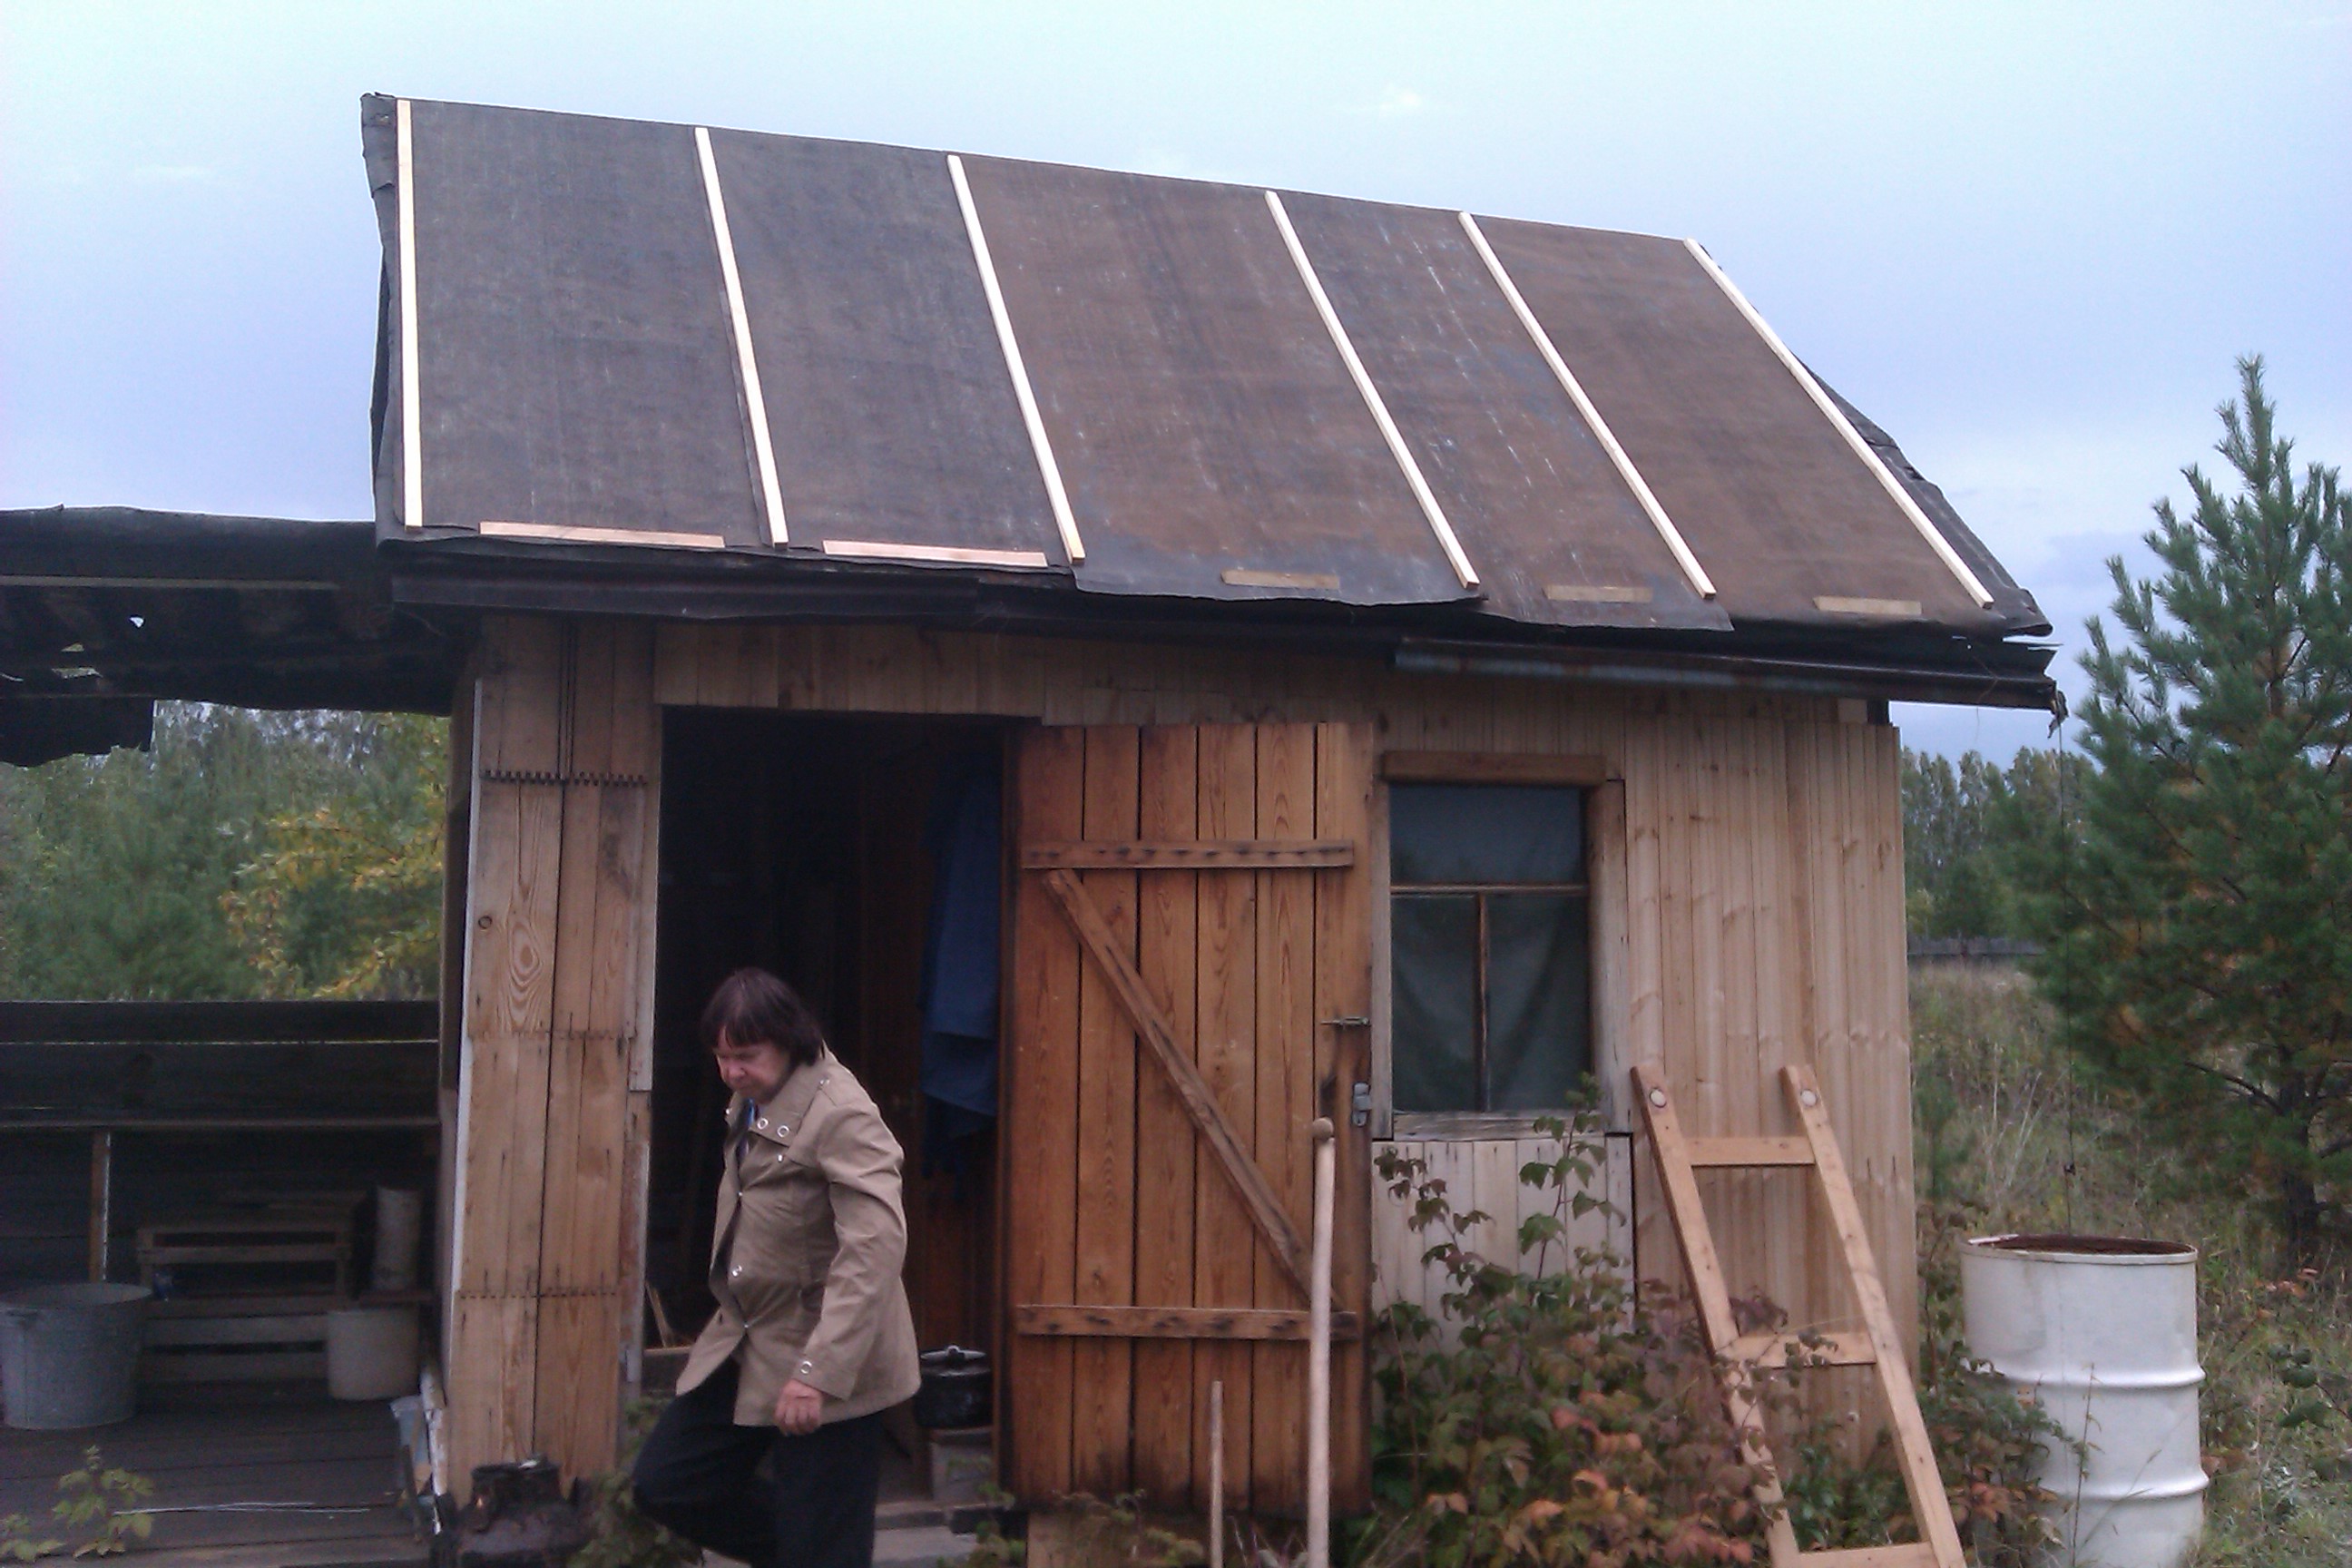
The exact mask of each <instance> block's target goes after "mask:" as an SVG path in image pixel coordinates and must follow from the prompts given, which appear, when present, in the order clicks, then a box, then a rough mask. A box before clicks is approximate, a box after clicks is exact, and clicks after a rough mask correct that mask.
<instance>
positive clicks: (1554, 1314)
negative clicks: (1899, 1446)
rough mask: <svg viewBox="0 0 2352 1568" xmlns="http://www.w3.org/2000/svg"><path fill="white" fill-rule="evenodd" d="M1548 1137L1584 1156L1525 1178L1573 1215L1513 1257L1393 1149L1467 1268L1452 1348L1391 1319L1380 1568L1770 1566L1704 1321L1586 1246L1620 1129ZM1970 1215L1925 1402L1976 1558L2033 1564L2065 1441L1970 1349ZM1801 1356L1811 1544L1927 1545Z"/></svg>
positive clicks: (1931, 1308)
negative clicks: (1490, 1249)
mask: <svg viewBox="0 0 2352 1568" xmlns="http://www.w3.org/2000/svg"><path fill="white" fill-rule="evenodd" d="M1539 1127H1540V1129H1541V1131H1542V1132H1543V1133H1544V1135H1545V1136H1548V1137H1553V1138H1558V1139H1559V1140H1560V1141H1561V1152H1560V1154H1559V1157H1558V1158H1557V1159H1555V1160H1552V1161H1549V1162H1536V1163H1530V1164H1528V1165H1527V1166H1526V1167H1525V1168H1523V1169H1522V1170H1521V1172H1520V1179H1521V1180H1522V1181H1523V1182H1525V1183H1527V1184H1529V1185H1531V1186H1534V1187H1537V1188H1538V1189H1540V1190H1542V1191H1545V1192H1547V1193H1549V1194H1550V1196H1551V1199H1552V1208H1551V1212H1550V1213H1549V1214H1543V1213H1538V1214H1536V1215H1531V1216H1530V1217H1528V1219H1527V1220H1525V1221H1523V1222H1522V1224H1521V1226H1520V1228H1519V1233H1518V1236H1517V1237H1516V1241H1517V1247H1518V1250H1519V1254H1520V1256H1519V1258H1516V1259H1512V1260H1508V1261H1498V1260H1495V1259H1490V1258H1484V1257H1482V1256H1480V1255H1479V1254H1477V1253H1476V1252H1475V1251H1473V1250H1472V1249H1471V1248H1470V1247H1466V1246H1465V1244H1464V1238H1465V1237H1467V1236H1468V1235H1470V1233H1471V1232H1472V1231H1473V1230H1475V1228H1476V1227H1478V1226H1482V1225H1484V1224H1485V1223H1486V1219H1487V1216H1486V1215H1483V1214H1479V1213H1476V1212H1475V1211H1474V1212H1470V1213H1456V1212H1455V1211H1454V1207H1453V1205H1452V1203H1451V1200H1450V1199H1449V1198H1448V1196H1447V1194H1446V1192H1445V1184H1444V1182H1443V1181H1442V1180H1440V1179H1437V1178H1434V1177H1432V1176H1431V1175H1430V1174H1429V1173H1428V1169H1427V1165H1426V1163H1425V1162H1423V1161H1421V1160H1417V1159H1413V1158H1410V1157H1407V1156H1404V1155H1402V1154H1399V1153H1397V1152H1394V1151H1391V1152H1386V1153H1384V1154H1383V1155H1382V1156H1381V1162H1380V1171H1381V1179H1382V1180H1383V1181H1385V1182H1386V1183H1387V1184H1388V1185H1389V1188H1390V1190H1391V1193H1392V1194H1395V1195H1396V1196H1398V1197H1400V1198H1406V1199H1409V1200H1411V1202H1412V1214H1411V1215H1410V1217H1409V1219H1408V1222H1407V1223H1408V1224H1410V1225H1411V1226H1412V1227H1413V1228H1414V1229H1415V1230H1417V1231H1419V1232H1421V1233H1422V1234H1423V1237H1426V1238H1429V1240H1430V1242H1431V1245H1430V1246H1429V1247H1428V1249H1427V1251H1426V1253H1425V1255H1424V1257H1425V1260H1427V1261H1430V1262H1434V1263H1436V1264H1439V1265H1440V1266H1442V1267H1443V1268H1444V1270H1445V1274H1446V1278H1447V1281H1448V1284H1449V1286H1450V1289H1448V1290H1447V1291H1446V1293H1445V1295H1444V1311H1445V1313H1446V1315H1447V1316H1448V1317H1449V1318H1451V1319H1452V1320H1453V1321H1454V1323H1455V1324H1456V1325H1458V1328H1457V1331H1456V1333H1455V1335H1454V1340H1453V1342H1450V1343H1449V1342H1448V1340H1447V1336H1446V1334H1445V1332H1444V1329H1443V1326H1442V1325H1441V1324H1440V1323H1439V1322H1438V1321H1435V1320H1434V1319H1433V1318H1432V1317H1431V1316H1430V1314H1429V1313H1428V1312H1426V1311H1424V1310H1422V1309H1421V1308H1419V1307H1417V1306H1414V1305H1412V1304H1411V1303H1403V1302H1401V1303H1397V1304H1395V1305H1392V1306H1391V1307H1389V1308H1387V1309H1385V1310H1383V1311H1382V1312H1381V1316H1380V1319H1379V1320H1378V1331H1379V1335H1380V1340H1379V1343H1380V1346H1381V1351H1382V1352H1383V1353H1382V1356H1381V1363H1380V1366H1379V1370H1378V1373H1377V1375H1378V1379H1379V1384H1380V1390H1381V1396H1382V1397H1381V1408H1380V1412H1379V1416H1378V1426H1377V1436H1376V1448H1377V1452H1376V1456H1375V1461H1374V1491H1375V1501H1376V1510H1375V1512H1374V1514H1373V1515H1372V1516H1371V1517H1370V1518H1369V1519H1367V1520H1365V1521H1360V1523H1359V1524H1358V1526H1357V1527H1356V1528H1357V1531H1358V1534H1357V1538H1356V1542H1355V1552H1354V1559H1355V1561H1356V1563H1358V1565H1359V1568H1388V1565H1391V1564H1396V1563H1406V1562H1413V1563H1430V1564H1433V1565H1435V1568H1452V1565H1454V1564H1467V1563H1531V1564H1546V1565H1550V1564H1568V1563H1575V1564H1577V1565H1578V1568H1632V1565H1634V1564H1640V1563H1755V1562H1760V1561H1761V1560H1762V1558H1763V1555H1764V1553H1763V1551H1762V1547H1761V1542H1762V1539H1763V1536H1764V1533H1765V1530H1766V1526H1767V1522H1768V1521H1767V1520H1766V1517H1765V1515H1764V1513H1763V1512H1762V1510H1760V1509H1759V1507H1758V1506H1757V1504H1756V1503H1755V1502H1754V1501H1753V1496H1752V1494H1753V1490H1754V1489H1755V1486H1756V1483H1757V1482H1758V1481H1759V1479H1764V1478H1763V1476H1762V1475H1761V1474H1760V1473H1759V1470H1757V1469H1756V1468H1751V1467H1749V1466H1748V1465H1746V1464H1744V1463H1742V1462H1741V1460H1740V1458H1739V1454H1738V1446H1737V1443H1736V1441H1735V1438H1734V1434H1733V1432H1732V1429H1731V1426H1730V1423H1729V1420H1728V1418H1727V1415H1726V1414H1725V1412H1724V1407H1723V1403H1722V1397H1721V1393H1720V1384H1719V1381H1718V1378H1717V1371H1716V1368H1715V1365H1714V1363H1713V1362H1712V1361H1711V1359H1710V1357H1709V1356H1708V1354H1707V1352H1706V1349H1705V1346H1704V1343H1703V1342H1702V1340H1701V1338H1700V1336H1699V1334H1698V1332H1697V1329H1696V1321H1695V1320H1694V1318H1693V1315H1692V1314H1691V1312H1690V1311H1689V1310H1688V1309H1687V1307H1686V1305H1685V1303H1684V1302H1682V1301H1681V1300H1676V1299H1675V1298H1674V1297H1672V1296H1670V1295H1668V1294H1667V1293H1665V1292H1664V1291H1663V1290H1661V1289H1657V1288H1656V1287H1654V1286H1653V1287H1649V1288H1646V1289H1644V1290H1643V1292H1642V1293H1641V1295H1640V1297H1639V1299H1638V1300H1636V1297H1635V1294H1634V1291H1633V1287H1632V1286H1631V1285H1630V1283H1629V1280H1630V1276H1631V1270H1630V1269H1628V1268H1626V1266H1625V1264H1624V1261H1623V1259H1622V1258H1619V1257H1617V1256H1616V1255H1615V1254H1613V1253H1611V1252H1609V1251H1607V1250H1605V1249H1601V1248H1593V1247H1568V1246H1567V1245H1566V1242H1565V1237H1566V1235H1567V1233H1568V1229H1569V1226H1570V1222H1571V1221H1573V1220H1575V1219H1578V1218H1580V1217H1582V1216H1583V1215H1588V1214H1591V1213H1593V1212H1595V1211H1599V1210H1605V1209H1606V1207H1607V1205H1606V1204H1605V1203H1604V1202H1603V1201H1602V1200H1601V1199H1598V1198H1596V1197H1594V1196H1593V1195H1592V1194H1591V1190H1590V1189H1591V1186H1592V1185H1593V1183H1594V1178H1595V1176H1596V1174H1597V1161H1596V1158H1595V1155H1594V1153H1593V1151H1595V1150H1597V1149H1598V1148H1599V1147H1600V1137H1601V1128H1600V1123H1599V1121H1598V1119H1597V1118H1596V1117H1593V1116H1591V1114H1590V1113H1587V1112H1578V1113H1576V1114H1575V1115H1574V1117H1573V1119H1572V1120H1571V1121H1550V1122H1546V1123H1540V1124H1539ZM1963 1221H1964V1214H1963V1211H1962V1210H1961V1209H1960V1208H1959V1206H1958V1205H1952V1206H1950V1207H1949V1208H1948V1209H1947V1210H1946V1211H1945V1218H1944V1220H1943V1221H1942V1222H1941V1223H1940V1224H1938V1225H1936V1226H1931V1227H1930V1234H1929V1236H1928V1237H1927V1241H1928V1245H1927V1249H1926V1263H1927V1279H1926V1285H1927V1290H1926V1323H1925V1331H1924V1333H1923V1335H1922V1340H1921V1346H1920V1352H1921V1381H1920V1385H1919V1391H1918V1392H1919V1405H1920V1410H1921V1414H1922V1415H1923V1416H1924V1417H1925V1418H1926V1422H1927V1429H1928V1436H1929V1438H1930V1441H1931V1442H1932V1443H1933V1445H1934V1447H1935V1450H1936V1457H1937V1466H1938V1468H1939V1469H1940V1471H1941V1473H1942V1476H1943V1479H1944V1481H1945V1486H1946V1490H1947V1500H1948V1505H1949V1507H1950V1508H1951V1510H1952V1513H1953V1517H1954V1518H1955V1520H1956V1521H1958V1523H1959V1526H1960V1531H1961V1534H1962V1536H1963V1538H1964V1539H1965V1540H1966V1541H1967V1542H1968V1544H1969V1550H1970V1552H1971V1554H1972V1555H1973V1556H1974V1558H1975V1560H1976V1561H1977V1563H1979V1564H1981V1565H1983V1568H2021V1565H2022V1564H2023V1563H2026V1562H2028V1561H2029V1560H2030V1559H2031V1558H2032V1555H2033V1554H2034V1553H2035V1552H2038V1551H2039V1550H2040V1549H2041V1548H2042V1546H2044V1545H2045V1544H2047V1543H2048V1542H2052V1541H2053V1540H2054V1539H2055V1532H2054V1531H2053V1528H2052V1525H2051V1523H2050V1521H2049V1518H2048V1510H2049V1508H2050V1507H2051V1505H2052V1504H2053V1502H2054V1500H2053V1498H2052V1497H2051V1496H2050V1494H2049V1493H2048V1492H2046V1491H2044V1490H2042V1489H2041V1488H2040V1487H2039V1486H2038V1485H2036V1483H2035V1481H2034V1479H2033V1478H2034V1474H2035V1472H2036V1469H2037V1468H2038V1467H2039V1465H2040V1462H2041V1459H2042V1451H2043V1447H2044V1445H2045V1444H2047V1443H2049V1442H2053V1441H2057V1440H2059V1438H2058V1435H2057V1427H2056V1426H2055V1425H2054V1424H2053V1422H2052V1421H2051V1420H2050V1419H2049V1417H2048V1416H2047V1415H2044V1414H2043V1413H2042V1411H2040V1410H2039V1409H2038V1408H2036V1407H2035V1406H2034V1405H2032V1403H2031V1402H2030V1401H2028V1400H2024V1399H2021V1397H2019V1395H2018V1394H2016V1393H2015V1392H2014V1391H2012V1390H2011V1388H2010V1386H2009V1385H2008V1384H2006V1383H2004V1382H2003V1381H2002V1380H2001V1379H2000V1377H1999V1376H1998V1375H1997V1374H1995V1373H1993V1372H1992V1370H1991V1368H1990V1366H1988V1365H1986V1364H1985V1363H1982V1362H1980V1361H1978V1360H1976V1359H1975V1358H1973V1357H1972V1356H1970V1355H1969V1352H1968V1347H1967V1345H1966V1344H1965V1343H1964V1342H1963V1341H1962V1337H1961V1332H1960V1321H1959V1306H1958V1301H1959V1294H1958V1258H1957V1238H1958V1234H1959V1232H1960V1230H1961V1229H1962V1228H1963V1227H1964V1226H1963ZM1733 1305H1734V1309H1735V1311H1736V1312H1737V1313H1738V1317H1739V1326H1740V1328H1741V1330H1742V1331H1759V1330H1762V1331H1769V1330H1773V1329H1777V1328H1779V1327H1780V1326H1781V1325H1782V1324H1783V1323H1785V1321H1786V1314H1785V1313H1782V1312H1781V1311H1780V1310H1779V1309H1778V1308H1776V1307H1774V1306H1773V1304H1772V1303H1771V1302H1769V1300H1763V1299H1761V1298H1756V1299H1750V1300H1741V1301H1737V1302H1735V1303H1734V1304H1733ZM1637 1307H1638V1309H1639V1310H1636V1308H1637ZM1788 1359H1789V1362H1790V1371H1788V1372H1786V1373H1773V1374H1769V1375H1765V1376H1759V1377H1758V1378H1757V1379H1756V1380H1755V1381H1754V1383H1753V1384H1752V1385H1751V1386H1752V1390H1753V1393H1754V1394H1755V1395H1756V1397H1757V1399H1758V1400H1759V1404H1760V1405H1761V1406H1762V1407H1763V1409H1764V1410H1765V1412H1766V1415H1767V1418H1768V1420H1769V1423H1770V1425H1771V1426H1772V1427H1773V1429H1774V1431H1775V1433H1776V1434H1777V1435H1776V1437H1775V1439H1774V1441H1775V1446H1776V1450H1777V1451H1778V1452H1779V1453H1780V1454H1781V1455H1782V1456H1783V1458H1786V1459H1790V1460H1793V1461H1794V1462H1793V1464H1791V1465H1790V1466H1789V1467H1788V1472H1787V1474H1786V1475H1785V1476H1784V1477H1783V1478H1782V1481H1783V1490H1784V1495H1785V1506H1786V1507H1787V1509H1788V1511H1789V1517H1790V1523H1791V1524H1792V1526H1793V1527H1794V1528H1795V1530H1796V1531H1797V1535H1798V1539H1799V1540H1800V1541H1801V1542H1803V1543H1804V1544H1805V1545H1806V1546H1807V1547H1808V1548H1811V1549H1827V1548H1835V1547H1850V1546H1877V1545H1885V1544H1891V1543H1894V1542H1901V1541H1916V1540H1917V1539H1918V1531H1917V1528H1916V1520H1914V1519H1913V1518H1912V1516H1911V1505H1910V1499H1909V1496H1908V1494H1907V1492H1906V1489H1905V1487H1904V1484H1903V1479H1902V1472H1901V1469H1900V1468H1899V1466H1898V1464H1897V1462H1896V1459H1895V1453H1894V1449H1893V1446H1892V1443H1891V1442H1890V1441H1889V1440H1888V1439H1887V1438H1886V1437H1885V1436H1881V1437H1880V1438H1879V1440H1878V1442H1877V1444H1876V1445H1875V1447H1873V1448H1872V1449H1871V1450H1870V1451H1869V1452H1868V1453H1867V1454H1866V1455H1865V1456H1864V1457H1863V1458H1861V1459H1860V1460H1859V1461H1857V1460H1856V1459H1855V1458H1853V1457H1852V1453H1851V1447H1850V1444H1849V1443H1848V1441H1847V1440H1846V1435H1845V1434H1844V1433H1843V1430H1842V1429H1841V1428H1840V1426H1838V1424H1837V1423H1835V1422H1833V1421H1832V1420H1831V1419H1829V1418H1826V1417H1822V1416H1813V1417H1810V1418H1809V1417H1807V1416H1806V1415H1804V1409H1805V1402H1804V1399H1803V1384H1804V1383H1805V1380H1806V1379H1807V1378H1808V1377H1810V1376H1811V1375H1813V1373H1812V1372H1811V1370H1809V1368H1810V1367H1811V1366H1812V1365H1815V1364H1818V1363H1821V1362H1822V1360H1823V1359H1824V1358H1823V1357H1822V1354H1821V1353H1820V1345H1819V1343H1818V1342H1817V1341H1816V1340H1815V1339H1814V1338H1813V1337H1811V1336H1808V1335H1804V1334H1793V1335H1791V1336H1790V1345H1789V1357H1788Z"/></svg>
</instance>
